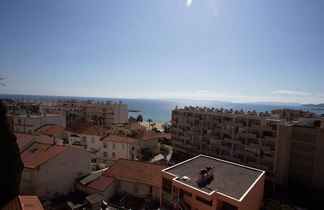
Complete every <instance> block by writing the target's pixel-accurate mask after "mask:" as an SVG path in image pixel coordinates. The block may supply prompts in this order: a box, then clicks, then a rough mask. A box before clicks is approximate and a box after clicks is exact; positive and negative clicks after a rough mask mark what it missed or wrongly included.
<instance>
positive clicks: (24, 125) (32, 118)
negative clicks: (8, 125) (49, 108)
mask: <svg viewBox="0 0 324 210" xmlns="http://www.w3.org/2000/svg"><path fill="white" fill-rule="evenodd" d="M46 124H53V125H58V126H63V127H65V126H66V120H65V116H64V115H58V114H43V115H35V114H32V115H17V116H14V131H15V132H22V133H32V132H33V131H35V130H36V129H38V128H40V127H42V126H44V125H46Z"/></svg>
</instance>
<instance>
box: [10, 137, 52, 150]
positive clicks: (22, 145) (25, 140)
mask: <svg viewBox="0 0 324 210" xmlns="http://www.w3.org/2000/svg"><path fill="white" fill-rule="evenodd" d="M15 135H16V137H17V144H18V147H19V149H20V152H23V151H24V150H25V149H26V148H27V147H28V146H30V145H31V144H33V143H34V142H38V143H44V144H53V142H54V138H52V137H48V136H44V135H36V134H25V133H15Z"/></svg>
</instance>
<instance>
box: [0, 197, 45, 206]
mask: <svg viewBox="0 0 324 210" xmlns="http://www.w3.org/2000/svg"><path fill="white" fill-rule="evenodd" d="M43 209H44V208H43V206H42V204H41V202H40V201H39V199H38V197H37V196H34V195H33V196H30V195H28V196H27V195H19V196H17V197H15V198H14V199H12V200H11V201H10V202H9V203H8V204H7V205H6V206H5V207H4V208H2V210H43Z"/></svg>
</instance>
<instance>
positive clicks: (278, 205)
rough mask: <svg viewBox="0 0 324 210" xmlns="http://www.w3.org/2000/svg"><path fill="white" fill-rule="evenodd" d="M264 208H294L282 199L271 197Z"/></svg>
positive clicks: (289, 209)
mask: <svg viewBox="0 0 324 210" xmlns="http://www.w3.org/2000/svg"><path fill="white" fill-rule="evenodd" d="M263 209H264V210H293V208H290V207H289V206H288V205H287V204H284V203H282V202H281V201H278V200H274V199H269V200H268V201H267V202H266V204H265V206H264V208H263Z"/></svg>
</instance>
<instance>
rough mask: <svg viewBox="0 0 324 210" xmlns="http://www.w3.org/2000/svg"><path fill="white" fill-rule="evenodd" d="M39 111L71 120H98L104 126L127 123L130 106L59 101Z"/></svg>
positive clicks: (44, 106) (120, 103)
mask: <svg viewBox="0 0 324 210" xmlns="http://www.w3.org/2000/svg"><path fill="white" fill-rule="evenodd" d="M39 109H40V112H41V113H55V114H65V115H66V116H69V117H71V118H78V119H85V120H88V121H91V120H98V121H100V123H102V124H103V125H109V124H120V123H127V121H128V106H127V104H123V103H122V102H119V103H112V102H111V101H106V102H96V103H94V102H93V101H75V100H70V101H58V102H56V103H54V104H41V105H40V108H39ZM95 116H96V117H95ZM96 118H97V119H96ZM74 120H76V119H74Z"/></svg>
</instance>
